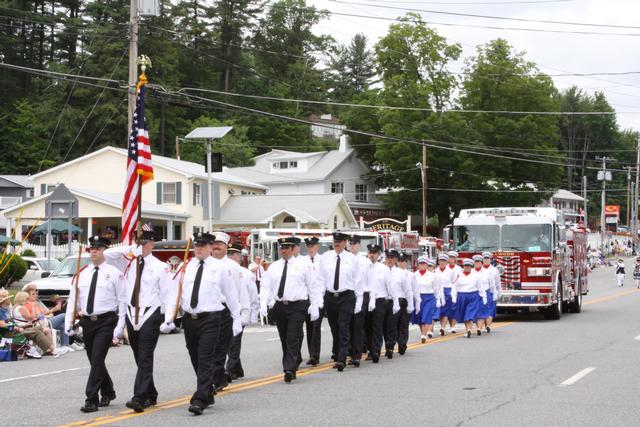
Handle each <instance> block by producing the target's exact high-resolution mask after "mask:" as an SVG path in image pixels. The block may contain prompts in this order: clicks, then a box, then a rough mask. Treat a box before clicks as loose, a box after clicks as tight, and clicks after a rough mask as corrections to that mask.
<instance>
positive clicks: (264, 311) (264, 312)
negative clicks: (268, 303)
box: [260, 307, 269, 317]
mask: <svg viewBox="0 0 640 427" xmlns="http://www.w3.org/2000/svg"><path fill="white" fill-rule="evenodd" d="M268 312H269V311H268V310H267V307H260V316H262V317H267V313H268Z"/></svg>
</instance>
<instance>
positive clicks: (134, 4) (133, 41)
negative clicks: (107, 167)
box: [127, 0, 138, 144]
mask: <svg viewBox="0 0 640 427" xmlns="http://www.w3.org/2000/svg"><path fill="white" fill-rule="evenodd" d="M130 2H131V7H130V9H129V121H128V128H127V138H128V137H129V134H130V133H131V125H132V122H131V121H132V120H133V110H134V109H135V106H136V83H137V81H138V76H137V74H138V63H137V60H138V0H130ZM127 144H128V141H127Z"/></svg>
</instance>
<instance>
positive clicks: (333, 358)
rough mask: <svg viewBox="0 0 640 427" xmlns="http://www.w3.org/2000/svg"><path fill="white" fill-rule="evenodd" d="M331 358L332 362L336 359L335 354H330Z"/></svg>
mask: <svg viewBox="0 0 640 427" xmlns="http://www.w3.org/2000/svg"><path fill="white" fill-rule="evenodd" d="M331 360H333V361H334V362H337V361H338V356H336V355H335V354H332V355H331Z"/></svg>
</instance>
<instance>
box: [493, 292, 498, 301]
mask: <svg viewBox="0 0 640 427" xmlns="http://www.w3.org/2000/svg"><path fill="white" fill-rule="evenodd" d="M493 301H494V302H495V301H498V294H493Z"/></svg>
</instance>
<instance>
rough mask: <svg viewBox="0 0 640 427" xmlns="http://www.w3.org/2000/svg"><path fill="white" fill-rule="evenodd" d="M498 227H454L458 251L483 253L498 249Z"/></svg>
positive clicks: (454, 239)
mask: <svg viewBox="0 0 640 427" xmlns="http://www.w3.org/2000/svg"><path fill="white" fill-rule="evenodd" d="M498 236H499V230H498V226H497V225H460V226H455V227H453V242H454V246H455V250H456V251H483V250H487V249H493V250H495V249H497V248H498V243H499V239H498Z"/></svg>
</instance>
